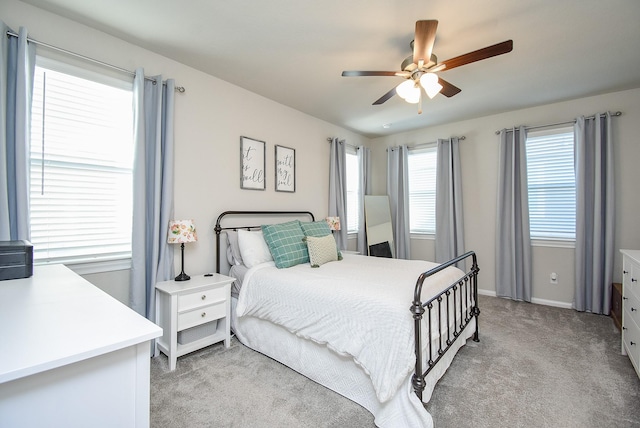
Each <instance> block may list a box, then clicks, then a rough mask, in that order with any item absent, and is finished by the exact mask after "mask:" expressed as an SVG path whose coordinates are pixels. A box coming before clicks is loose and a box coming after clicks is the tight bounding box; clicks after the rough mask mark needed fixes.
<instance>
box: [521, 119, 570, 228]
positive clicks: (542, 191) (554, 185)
mask: <svg viewBox="0 0 640 428" xmlns="http://www.w3.org/2000/svg"><path fill="white" fill-rule="evenodd" d="M526 154H527V182H528V191H529V219H530V220H529V224H530V229H531V238H533V239H550V240H554V239H555V240H574V239H575V233H576V180H575V171H574V139H573V128H571V127H564V128H561V129H558V128H556V129H553V130H545V131H537V132H536V131H532V132H529V133H528V134H527V142H526Z"/></svg>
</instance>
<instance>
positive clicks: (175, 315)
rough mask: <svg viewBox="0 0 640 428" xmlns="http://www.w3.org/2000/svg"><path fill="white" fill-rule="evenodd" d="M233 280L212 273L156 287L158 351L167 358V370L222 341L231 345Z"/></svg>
mask: <svg viewBox="0 0 640 428" xmlns="http://www.w3.org/2000/svg"><path fill="white" fill-rule="evenodd" d="M233 281H234V278H231V277H229V276H225V275H220V274H217V273H214V274H213V275H212V276H204V275H196V276H192V277H191V279H190V280H189V281H174V280H170V281H164V282H159V283H158V284H156V316H157V320H158V322H157V324H158V325H159V326H160V327H162V337H160V338H158V340H157V341H156V355H157V354H158V350H159V351H161V352H162V353H163V354H165V355H167V357H169V369H170V370H174V369H175V368H176V359H177V358H178V357H180V356H182V355H185V354H188V353H189V352H193V351H196V350H198V349H201V348H204V347H205V346H209V345H212V344H214V343H217V342H221V341H223V340H224V345H225V347H227V348H228V347H229V345H230V344H231V335H230V330H229V327H230V324H231V322H230V318H229V317H230V301H231V297H230V296H231V283H232V282H233Z"/></svg>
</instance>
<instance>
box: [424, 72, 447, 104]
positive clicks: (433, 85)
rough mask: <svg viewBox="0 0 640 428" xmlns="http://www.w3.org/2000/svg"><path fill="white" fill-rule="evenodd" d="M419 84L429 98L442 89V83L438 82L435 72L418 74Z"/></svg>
mask: <svg viewBox="0 0 640 428" xmlns="http://www.w3.org/2000/svg"><path fill="white" fill-rule="evenodd" d="M420 85H421V86H422V87H423V88H424V90H425V92H426V93H427V95H428V96H429V98H433V97H435V96H436V95H438V94H439V93H440V91H441V90H442V85H441V84H440V83H439V82H438V76H437V75H436V74H435V73H425V74H423V75H422V76H420Z"/></svg>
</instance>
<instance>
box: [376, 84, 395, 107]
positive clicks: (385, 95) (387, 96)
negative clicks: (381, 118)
mask: <svg viewBox="0 0 640 428" xmlns="http://www.w3.org/2000/svg"><path fill="white" fill-rule="evenodd" d="M395 94H396V87H395V86H394V87H393V88H392V89H391V90H390V91H389V92H387V93H386V94H384V95H383V96H381V97H380V98H378V99H377V100H375V101H374V102H373V104H372V105H374V106H377V105H380V104H383V103H384V102H386V101H387V100H388V99H389V98H391V97H392V96H394V95H395Z"/></svg>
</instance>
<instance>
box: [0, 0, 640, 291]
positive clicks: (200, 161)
mask: <svg viewBox="0 0 640 428" xmlns="http://www.w3.org/2000/svg"><path fill="white" fill-rule="evenodd" d="M0 19H2V20H3V21H4V22H5V23H7V24H8V25H9V26H10V27H11V28H13V29H14V30H17V29H18V28H19V27H20V26H25V27H27V28H28V29H29V33H30V36H31V37H33V38H34V39H37V40H40V41H43V42H46V43H49V44H52V45H54V46H58V47H61V48H64V49H67V50H70V51H73V52H77V53H79V54H83V55H86V56H89V57H92V58H96V59H99V60H101V61H104V62H107V63H110V64H114V65H117V66H119V67H122V68H125V69H128V70H134V69H135V68H137V67H140V66H142V67H144V68H145V71H146V74H147V75H156V74H162V75H163V76H164V77H165V78H166V77H172V78H175V79H176V83H177V85H179V86H184V87H185V88H186V90H187V91H186V93H184V94H176V114H175V140H176V159H175V172H176V181H175V193H176V196H175V216H174V217H175V218H193V219H194V220H195V222H196V225H197V227H198V237H199V241H198V242H197V243H195V244H189V245H187V246H186V250H185V270H186V272H187V273H189V274H198V273H203V272H209V271H212V270H214V268H215V263H214V260H215V240H214V236H213V225H214V223H215V219H216V218H217V216H218V214H219V213H221V212H222V211H225V210H229V209H252V208H253V209H255V208H259V209H308V210H311V211H313V212H314V213H315V214H316V216H317V217H324V216H325V215H326V210H327V199H328V178H327V171H328V153H329V145H328V143H327V141H326V138H327V137H332V136H338V137H340V138H345V139H346V140H347V141H348V142H349V143H350V144H354V145H359V144H367V145H369V146H370V147H371V148H372V159H373V171H374V172H373V176H374V187H373V188H374V193H377V194H384V193H386V189H385V183H386V152H385V149H386V147H387V146H393V145H398V144H420V143H424V142H430V141H435V139H436V138H443V137H449V136H452V135H457V136H459V135H465V136H466V140H465V141H463V142H462V145H461V156H462V165H463V167H464V168H465V171H464V174H463V198H464V209H465V219H464V220H465V230H466V233H465V242H466V247H467V249H473V250H475V251H476V252H477V253H478V257H479V263H480V268H481V273H480V287H481V288H482V289H484V290H488V291H493V290H495V268H494V265H495V261H494V252H495V248H494V236H495V223H496V219H495V203H496V185H497V150H498V139H497V136H496V135H495V131H496V130H498V129H500V128H503V127H511V126H514V125H520V124H526V125H540V124H548V123H555V122H559V121H564V120H570V119H572V118H575V117H576V116H578V115H581V114H584V115H591V114H593V113H595V112H601V111H605V110H611V111H616V110H621V111H622V112H623V113H624V114H623V116H621V117H618V118H615V119H614V120H613V123H614V134H615V136H616V139H617V140H616V141H617V143H616V160H617V165H618V168H617V170H616V185H617V188H618V190H617V196H616V197H617V203H616V221H617V226H616V247H617V248H640V225H639V224H638V222H637V221H636V219H637V216H636V214H635V213H636V212H638V210H639V209H640V200H639V199H638V198H636V195H635V193H636V192H635V187H636V186H637V185H638V184H640V168H638V164H640V145H639V144H638V137H637V136H638V135H640V90H631V91H626V92H619V93H613V94H606V95H601V96H597V97H590V98H585V99H580V100H573V101H567V102H563V103H557V104H552V105H547V106H540V107H535V108H530V109H526V110H518V111H513V112H507V113H503V114H498V115H493V116H488V117H484V118H479V119H472V120H466V121H461V122H456V123H451V124H447V125H441V126H436V127H430V128H425V129H421V130H418V131H414V132H408V133H403V134H397V135H393V136H388V137H383V138H378V139H375V140H368V139H367V138H365V137H362V136H360V135H357V134H354V133H352V132H349V131H347V130H345V129H343V128H340V127H337V126H334V125H331V124H329V123H326V122H323V121H320V120H318V119H315V118H312V117H310V116H308V115H305V114H303V113H300V112H298V111H295V110H292V109H290V108H288V107H285V106H283V105H280V104H277V103H275V102H273V101H270V100H267V99H265V98H263V97H260V96H258V95H256V94H253V93H251V92H248V91H246V90H244V89H241V88H239V87H237V86H233V85H231V84H229V83H226V82H224V81H222V80H220V79H217V78H215V77H212V76H209V75H207V74H204V73H202V72H199V71H197V70H195V69H193V68H190V67H187V66H185V65H183V64H180V63H178V62H175V61H172V60H170V59H168V58H165V57H163V56H160V55H157V54H155V53H153V52H151V51H148V50H145V49H142V48H140V47H138V46H135V45H132V44H129V43H127V42H125V41H123V40H120V39H117V38H114V37H111V36H108V35H106V34H104V33H101V32H99V31H96V30H94V29H92V28H89V27H85V26H83V25H80V24H77V23H75V22H73V21H70V20H67V19H64V18H61V17H59V16H57V15H54V14H51V13H48V12H45V11H42V10H40V9H38V8H35V7H32V6H30V5H26V4H24V3H21V2H19V1H17V0H2V2H0ZM460 96H464V94H462V95H460ZM487 102H491V100H487ZM424 114H428V105H427V106H425V113H424ZM241 135H245V136H249V137H252V138H256V139H259V140H263V141H266V142H267V180H268V182H267V190H266V191H264V192H260V191H250V190H241V189H240V188H239V175H240V171H239V139H240V136H241ZM275 144H279V145H284V146H287V147H292V148H294V149H296V162H297V183H296V189H297V190H296V192H295V193H294V194H289V193H279V192H275V191H274V188H273V174H274V172H273V151H274V148H273V147H274V145H275ZM349 247H350V248H355V241H354V240H350V242H349ZM411 247H412V253H413V255H414V256H415V257H420V258H425V259H428V260H429V259H433V252H434V251H433V241H430V240H417V239H414V240H413V241H412V245H411ZM175 255H176V263H175V266H176V270H177V271H179V269H180V268H179V250H177V249H176V251H175ZM533 261H534V278H533V280H534V291H533V294H534V297H535V298H537V299H543V300H551V301H557V302H564V303H570V302H571V301H572V296H573V269H572V266H573V251H572V250H567V249H550V248H541V247H536V248H534V251H533ZM621 268H622V267H621V259H620V257H619V256H617V257H616V278H615V279H616V280H618V281H619V280H620V273H619V272H620V270H621ZM552 271H554V272H557V273H558V274H559V281H558V285H556V286H551V285H550V284H549V273H550V272H552ZM87 278H88V279H89V280H91V281H92V282H94V283H95V284H97V285H98V286H99V287H101V288H103V289H105V291H107V292H109V293H110V294H112V295H114V296H116V297H117V298H119V299H120V300H123V301H125V300H126V296H127V295H128V282H127V278H128V275H127V273H126V272H122V271H120V272H114V273H108V274H94V275H88V276H87Z"/></svg>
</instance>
